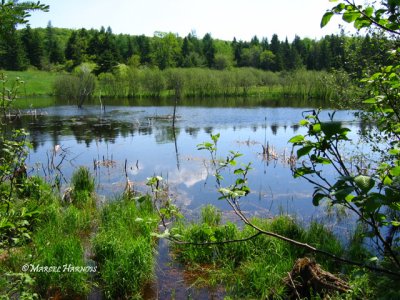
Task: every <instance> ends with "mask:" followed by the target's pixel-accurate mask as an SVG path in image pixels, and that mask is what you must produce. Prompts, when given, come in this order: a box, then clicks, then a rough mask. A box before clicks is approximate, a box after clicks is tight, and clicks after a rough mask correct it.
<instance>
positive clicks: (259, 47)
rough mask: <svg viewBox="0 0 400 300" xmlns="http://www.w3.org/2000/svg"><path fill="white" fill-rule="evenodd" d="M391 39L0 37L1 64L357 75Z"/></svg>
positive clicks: (35, 33)
mask: <svg viewBox="0 0 400 300" xmlns="http://www.w3.org/2000/svg"><path fill="white" fill-rule="evenodd" d="M390 47H391V41H390V40H388V39H387V38H386V37H385V36H380V35H378V34H374V35H371V36H370V35H369V34H367V35H366V36H352V37H348V36H346V35H344V34H340V35H327V36H325V37H323V38H321V39H319V40H312V39H309V38H300V37H299V36H296V37H295V38H294V40H293V41H292V42H289V41H288V39H287V38H286V39H284V40H280V38H279V37H278V35H277V34H273V35H272V37H271V39H270V40H269V39H268V38H265V37H264V38H262V39H259V38H258V37H257V36H254V37H253V38H252V39H251V41H242V40H239V41H238V40H236V38H234V39H233V41H223V40H219V39H214V38H213V37H212V36H211V34H210V33H207V34H206V35H204V37H202V38H199V37H197V35H196V33H195V32H191V33H189V34H188V35H187V36H185V37H183V38H182V37H180V36H178V35H176V34H173V33H165V32H155V33H154V36H153V37H148V36H145V35H127V34H114V33H113V32H112V29H111V28H110V27H108V28H107V29H106V28H104V27H102V28H101V29H100V30H97V29H90V30H87V29H84V28H82V29H79V30H72V29H62V28H55V27H53V26H52V24H51V22H49V23H48V26H47V27H46V28H31V27H29V26H26V28H24V29H19V30H16V29H14V30H12V32H8V33H6V34H5V35H4V37H3V38H2V39H1V40H0V68H1V69H6V70H25V69H27V68H28V67H30V66H32V67H35V68H37V69H40V70H53V69H54V68H56V69H57V68H60V69H65V70H67V71H71V70H73V69H74V68H75V67H76V66H78V65H80V64H82V63H84V62H92V63H95V64H96V68H95V69H94V73H95V74H96V75H99V74H101V73H106V72H111V71H113V70H114V68H115V67H116V66H118V65H119V64H126V65H129V66H134V67H139V66H148V67H157V68H159V69H161V70H164V69H167V68H197V67H208V68H213V69H217V70H224V69H229V68H231V67H252V68H257V69H262V70H266V71H273V72H280V71H292V70H297V69H307V70H317V71H319V70H327V71H329V70H332V69H336V70H344V71H347V72H349V73H353V74H356V75H358V76H361V75H362V73H363V72H365V71H366V69H368V68H369V67H371V66H373V65H378V64H380V63H383V62H385V59H387V57H388V56H387V54H386V52H387V51H388V49H390Z"/></svg>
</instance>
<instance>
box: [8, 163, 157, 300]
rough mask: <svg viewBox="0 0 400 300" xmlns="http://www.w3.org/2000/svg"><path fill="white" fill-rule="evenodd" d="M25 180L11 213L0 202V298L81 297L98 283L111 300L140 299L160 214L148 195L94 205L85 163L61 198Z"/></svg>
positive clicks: (38, 182) (150, 268) (41, 184)
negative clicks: (137, 198)
mask: <svg viewBox="0 0 400 300" xmlns="http://www.w3.org/2000/svg"><path fill="white" fill-rule="evenodd" d="M29 180H30V181H32V182H33V183H32V184H30V185H28V183H26V185H27V187H28V186H29V189H28V188H25V189H24V197H22V195H21V194H19V197H18V198H14V199H13V204H12V208H11V210H10V208H9V207H7V205H4V204H5V203H4V202H2V203H1V204H2V205H1V206H0V242H1V244H0V246H1V247H0V272H1V274H3V275H4V276H1V278H0V297H1V299H16V298H21V299H37V298H41V299H49V298H57V299H71V298H73V299H85V298H86V297H87V296H88V295H89V293H90V291H91V290H92V289H93V288H94V287H95V286H98V287H100V290H101V291H103V293H104V296H105V297H106V298H108V299H115V297H123V298H129V297H139V298H140V293H141V291H142V289H143V287H144V285H145V284H146V283H147V282H150V281H151V280H152V279H153V269H154V254H155V253H154V246H155V245H154V240H153V239H152V237H151V235H150V233H151V232H152V231H153V230H155V229H156V224H157V218H156V216H155V215H154V211H153V207H152V203H151V202H150V199H148V201H144V202H142V203H137V202H136V200H134V199H132V198H126V197H125V198H122V199H119V200H115V201H113V202H112V203H109V204H106V205H105V206H103V207H101V208H98V206H97V204H96V201H95V199H96V198H95V195H94V193H93V192H94V181H93V179H92V177H91V175H90V174H89V172H88V170H87V169H85V168H79V169H77V170H76V171H75V172H74V175H73V177H72V180H71V187H70V188H68V189H67V193H65V194H64V197H63V200H61V198H60V197H59V196H57V194H56V193H54V192H53V191H52V190H51V188H50V187H49V186H48V185H47V184H46V183H44V182H42V181H41V180H38V179H35V178H34V177H32V178H31V179H29ZM0 187H1V189H0V190H1V191H3V190H4V189H7V182H3V184H2V185H1V186H0ZM9 224H11V225H12V226H11V225H9ZM10 226H11V227H10ZM7 241H9V242H7Z"/></svg>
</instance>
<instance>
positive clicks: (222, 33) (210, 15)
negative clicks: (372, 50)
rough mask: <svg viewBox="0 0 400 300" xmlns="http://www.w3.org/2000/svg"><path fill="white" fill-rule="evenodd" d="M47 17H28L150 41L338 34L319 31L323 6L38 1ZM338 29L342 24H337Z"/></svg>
mask: <svg viewBox="0 0 400 300" xmlns="http://www.w3.org/2000/svg"><path fill="white" fill-rule="evenodd" d="M41 3H45V4H49V5H50V12H48V13H43V12H33V13H32V17H31V18H30V24H31V26H32V27H46V25H47V23H48V21H51V22H52V25H53V26H54V27H63V28H72V29H79V28H82V27H84V28H87V29H90V28H95V29H99V28H100V27H101V26H104V27H107V26H110V27H111V28H112V30H113V32H114V33H127V34H132V35H137V34H145V35H147V36H153V33H154V32H155V31H164V32H173V33H177V34H179V36H181V37H184V36H186V35H187V34H188V33H190V32H191V31H192V30H195V31H196V33H197V36H198V37H203V36H204V34H206V33H211V35H212V37H214V38H218V39H223V40H232V39H233V37H236V39H238V40H240V39H241V40H250V39H251V38H252V37H253V36H254V35H257V36H258V37H259V38H261V37H267V38H269V39H270V38H271V36H272V34H274V33H276V34H278V36H279V38H280V39H284V38H285V37H288V39H289V41H291V40H293V38H294V36H295V34H297V35H299V36H300V37H302V38H305V37H309V38H312V39H314V38H320V37H321V36H323V35H325V34H331V33H339V29H338V23H339V21H340V20H339V18H338V17H337V18H336V20H334V22H332V24H328V26H327V27H326V28H324V29H321V28H320V27H319V24H320V20H321V17H322V15H323V14H324V12H325V11H326V10H327V9H328V8H331V7H332V6H333V5H334V3H331V2H329V1H328V0H201V1H200V0H196V1H192V0H142V1H139V0H118V1H111V0H42V1H41ZM340 23H342V22H340Z"/></svg>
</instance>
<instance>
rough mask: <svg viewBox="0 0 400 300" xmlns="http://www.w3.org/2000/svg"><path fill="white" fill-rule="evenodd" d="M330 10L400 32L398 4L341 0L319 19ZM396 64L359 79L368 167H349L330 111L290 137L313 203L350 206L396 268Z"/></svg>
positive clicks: (360, 24) (342, 133) (399, 111)
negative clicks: (330, 173) (329, 172)
mask: <svg viewBox="0 0 400 300" xmlns="http://www.w3.org/2000/svg"><path fill="white" fill-rule="evenodd" d="M379 5H380V6H379ZM333 14H341V15H342V17H343V20H345V21H346V22H349V23H354V26H355V27H356V28H357V29H362V28H371V29H373V28H374V27H375V28H379V29H381V30H384V31H386V32H390V33H392V34H394V35H397V36H399V35H400V32H399V31H398V29H399V21H398V16H399V11H398V6H396V5H394V6H393V3H391V2H386V1H381V2H380V3H377V4H376V5H375V6H374V7H371V6H368V7H363V6H361V5H356V4H355V3H354V2H350V1H347V0H345V1H341V2H340V3H339V4H338V5H337V6H335V7H334V8H332V9H331V10H330V11H328V12H327V13H326V14H325V15H324V17H323V19H322V22H321V25H323V26H324V25H326V23H328V22H329V20H330V18H331V17H332V15H333ZM392 55H393V56H395V57H397V51H396V50H393V51H392ZM389 61H390V60H389ZM393 61H396V60H393ZM399 70H400V66H399V65H397V64H395V65H381V67H380V70H379V72H377V73H375V74H373V75H372V76H369V77H367V78H364V79H362V80H361V83H362V84H363V86H364V88H365V90H366V91H367V93H368V95H369V98H368V99H366V100H364V101H363V103H364V105H365V106H364V111H363V112H361V113H360V114H359V115H361V116H362V118H363V119H364V121H365V120H368V121H370V122H371V121H372V122H373V124H374V126H373V129H372V130H371V131H369V132H361V135H362V137H363V138H364V141H365V142H366V143H367V144H368V145H370V149H371V151H372V153H374V157H375V161H373V162H371V164H370V166H369V169H367V170H364V169H363V166H362V165H357V166H356V168H353V169H352V168H351V167H350V165H349V164H348V163H347V162H346V161H345V160H344V158H343V155H342V150H341V149H342V148H344V147H346V145H348V143H349V138H348V134H349V131H350V130H349V129H347V128H344V127H342V125H341V124H340V123H338V122H334V121H333V115H332V116H331V121H329V122H322V121H321V120H320V118H319V114H318V112H315V111H314V112H313V113H312V114H309V115H308V116H307V117H306V119H304V120H302V121H301V122H300V124H301V125H302V126H304V127H306V128H307V134H306V135H305V136H302V135H301V136H296V137H293V138H292V139H291V140H290V142H291V143H293V145H294V148H296V149H297V156H298V158H301V157H306V158H307V161H306V162H303V163H302V166H298V167H297V168H294V170H293V171H294V176H295V177H304V178H306V179H307V180H308V181H309V182H311V183H313V184H314V186H315V191H314V194H313V203H314V204H315V205H319V203H320V201H321V200H323V199H329V201H330V202H331V203H332V204H333V205H340V206H343V207H345V208H347V209H349V210H350V211H352V212H353V213H354V214H355V215H356V216H357V218H358V220H359V222H361V223H362V224H363V226H364V227H365V229H364V236H365V237H368V238H371V239H373V240H375V242H376V245H377V247H376V251H377V252H378V253H379V254H380V255H381V256H383V258H384V260H387V261H390V262H391V264H392V267H393V268H394V269H397V270H399V269H400V257H399V255H398V249H399V248H400V244H399V239H398V229H399V225H400V223H399V216H400V205H399V199H400V197H399V196H400V185H399V181H400V180H399V178H400V177H399V176H400V172H399V170H400V168H399V165H400V162H399V157H400V156H399V155H400V151H399V148H400V136H399V133H400V130H399V128H400V106H399V105H398V103H399V100H400V99H399V87H400V77H399V74H400V73H399ZM374 127H375V129H374ZM325 164H327V165H331V166H332V167H333V169H334V170H335V178H334V179H333V180H332V179H328V178H327V176H326V175H324V174H325V173H324V172H323V170H324V168H323V165H325ZM354 169H355V170H354ZM383 263H385V261H384V262H383Z"/></svg>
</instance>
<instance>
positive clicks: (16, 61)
mask: <svg viewBox="0 0 400 300" xmlns="http://www.w3.org/2000/svg"><path fill="white" fill-rule="evenodd" d="M48 9H49V6H48V5H43V4H40V3H39V2H38V3H34V2H26V1H24V2H19V1H14V0H8V1H5V0H2V1H1V3H0V68H5V69H12V70H22V69H24V68H25V67H26V64H27V59H26V56H25V51H24V48H23V45H22V43H21V40H20V38H19V36H18V34H17V30H16V28H17V25H18V24H26V23H27V17H28V16H29V12H30V11H33V10H42V11H48Z"/></svg>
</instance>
